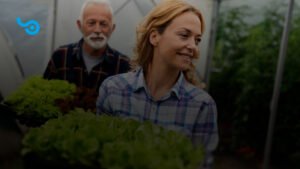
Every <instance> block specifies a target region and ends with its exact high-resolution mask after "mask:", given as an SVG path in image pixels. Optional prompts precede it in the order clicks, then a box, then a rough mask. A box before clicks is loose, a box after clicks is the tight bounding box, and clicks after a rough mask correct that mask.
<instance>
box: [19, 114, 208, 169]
mask: <svg viewBox="0 0 300 169" xmlns="http://www.w3.org/2000/svg"><path fill="white" fill-rule="evenodd" d="M22 154H23V155H30V154H35V155H37V156H38V157H40V158H42V159H47V160H49V161H48V162H57V161H58V162H62V164H71V165H72V164H73V165H75V166H77V165H79V166H86V167H89V168H98V169H101V168H105V169H129V168H130V169H142V168H143V169H146V168H147V169H159V168H163V169H183V168H185V169H194V168H197V167H198V166H199V165H200V164H201V162H202V159H203V157H204V156H203V155H204V151H203V148H202V146H193V144H192V142H191V140H190V139H188V137H186V136H184V135H182V134H180V133H177V132H175V131H172V130H167V129H164V128H162V127H160V126H157V125H154V124H153V123H151V122H149V121H145V122H138V121H136V120H133V119H129V118H119V117H113V116H107V115H101V116H96V115H95V114H93V113H91V112H86V111H84V110H83V109H75V110H74V111H71V112H70V113H69V114H67V115H65V116H61V117H58V118H57V119H51V120H49V121H47V122H46V123H45V125H43V126H42V127H40V128H31V129H30V130H29V132H28V134H26V135H25V137H24V139H23V149H22ZM47 160H46V161H47ZM37 162H38V161H37ZM57 167H60V165H58V166H56V168H57ZM40 168H42V166H41V167H40ZM83 168H84V167H83Z"/></svg>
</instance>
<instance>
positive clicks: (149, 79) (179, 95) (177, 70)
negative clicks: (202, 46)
mask: <svg viewBox="0 0 300 169" xmlns="http://www.w3.org/2000/svg"><path fill="white" fill-rule="evenodd" d="M203 31H204V21H203V17H202V14H201V13H200V11H199V10H197V9H196V8H194V7H193V6H191V5H190V4H188V3H186V2H185V1H183V0H169V1H163V2H162V3H160V4H158V5H157V6H156V7H155V8H154V9H153V10H152V11H151V12H150V13H149V14H148V15H147V16H146V18H145V20H144V22H142V24H140V25H139V27H138V29H137V44H136V50H135V54H136V56H135V59H133V64H132V66H133V71H132V72H129V73H125V74H120V75H116V76H113V77H110V78H108V79H107V80H105V81H104V82H103V84H102V85H101V87H100V89H99V97H98V100H97V112H98V114H101V113H108V114H112V115H116V116H122V117H128V118H134V119H137V120H139V121H145V120H149V121H152V122H153V123H155V124H158V125H161V126H163V127H165V128H169V129H173V130H177V131H179V132H183V133H184V134H186V135H187V136H189V137H190V138H191V139H192V141H193V143H194V144H203V145H204V147H205V150H206V154H205V161H204V164H203V166H202V168H210V166H211V164H212V151H213V150H214V149H215V148H216V146H217V143H218V130H217V111H216V105H215V102H214V100H213V99H212V98H211V97H210V96H209V95H208V94H207V93H206V92H205V91H203V90H202V89H201V88H200V87H199V86H200V83H199V81H197V79H196V76H195V66H194V65H193V60H194V59H196V58H198V54H199V51H198V45H199V43H200V41H201V36H202V34H203Z"/></svg>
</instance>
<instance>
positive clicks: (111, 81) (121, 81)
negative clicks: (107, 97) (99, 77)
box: [102, 72, 135, 89]
mask: <svg viewBox="0 0 300 169" xmlns="http://www.w3.org/2000/svg"><path fill="white" fill-rule="evenodd" d="M134 80H135V72H127V73H120V74H117V75H113V76H110V77H108V78H106V79H105V80H104V81H103V83H102V85H103V86H106V87H110V88H120V89H123V88H126V87H128V86H131V85H132V84H133V82H134Z"/></svg>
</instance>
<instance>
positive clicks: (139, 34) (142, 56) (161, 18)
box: [131, 0, 204, 87]
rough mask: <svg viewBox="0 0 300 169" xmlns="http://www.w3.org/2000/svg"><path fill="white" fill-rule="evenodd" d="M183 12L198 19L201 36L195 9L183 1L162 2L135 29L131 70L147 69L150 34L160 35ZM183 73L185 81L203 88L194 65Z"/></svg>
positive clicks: (151, 54) (150, 60) (151, 50)
mask: <svg viewBox="0 0 300 169" xmlns="http://www.w3.org/2000/svg"><path fill="white" fill-rule="evenodd" d="M185 12H193V13H195V14H196V15H197V16H198V17H199V19H200V22H201V28H199V29H201V34H203V32H204V19H203V16H202V14H201V12H200V11H199V10H198V9H197V8H195V7H194V6H192V5H191V4H189V3H187V2H186V1H184V0H164V1H162V2H161V3H160V4H158V5H157V6H156V7H155V8H154V9H152V10H151V11H150V13H149V14H148V15H147V16H146V17H145V19H144V20H143V22H142V23H141V24H139V25H138V27H137V30H136V47H135V49H134V58H133V60H132V62H131V67H132V69H135V68H136V67H137V66H141V67H142V68H143V69H144V70H147V69H148V66H149V64H150V63H151V62H152V58H153V45H152V44H151V43H150V40H149V38H150V34H151V32H152V31H153V30H157V31H158V32H159V33H160V34H162V33H163V32H164V30H165V29H166V27H167V26H168V25H170V23H171V22H172V20H173V19H174V18H176V17H177V16H179V15H181V14H183V13H185ZM183 73H184V76H185V78H186V80H187V81H189V82H190V83H192V84H194V85H196V86H200V87H203V86H201V85H202V84H201V83H200V80H199V78H198V77H197V75H196V69H195V65H194V64H192V65H191V68H190V69H189V70H186V71H184V72H183Z"/></svg>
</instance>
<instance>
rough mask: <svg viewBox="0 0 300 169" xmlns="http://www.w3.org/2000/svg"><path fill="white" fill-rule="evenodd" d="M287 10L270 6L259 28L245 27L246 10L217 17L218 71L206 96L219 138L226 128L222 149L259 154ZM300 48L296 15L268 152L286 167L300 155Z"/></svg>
mask: <svg viewBox="0 0 300 169" xmlns="http://www.w3.org/2000/svg"><path fill="white" fill-rule="evenodd" d="M297 9H299V8H298V7H297ZM285 10H286V6H284V5H273V6H272V7H271V8H267V9H266V10H265V11H266V12H265V14H264V16H263V18H262V20H261V21H258V22H257V23H247V22H245V14H247V12H248V13H249V11H246V10H238V9H232V10H229V11H225V13H224V14H222V15H221V16H222V19H221V24H219V32H218V36H217V38H218V39H217V43H216V49H215V50H216V52H215V56H214V66H215V67H217V68H220V69H219V71H218V72H214V73H213V74H212V79H211V88H210V89H211V91H210V92H211V94H212V96H213V97H214V98H215V100H216V102H217V105H218V110H219V112H220V116H219V117H220V118H219V121H220V123H221V124H220V126H221V128H220V131H221V134H222V131H224V129H222V126H224V123H225V124H227V125H225V127H226V126H228V125H229V126H230V132H231V133H230V135H229V137H230V138H229V140H230V141H228V142H227V145H226V146H231V150H235V149H238V148H240V147H245V146H246V147H248V146H249V147H251V148H253V149H254V150H255V151H256V153H257V154H256V155H261V154H262V151H263V148H264V144H265V136H266V130H267V125H268V119H269V112H270V110H269V106H270V101H271V97H272V91H273V84H274V79H275V70H276V65H277V60H278V53H279V47H280V40H281V35H282V30H283V21H284V13H283V12H284V11H285ZM294 11H297V10H296V9H295V10H294ZM232 16H234V17H232ZM247 17H250V16H247ZM231 36H232V37H231ZM235 38H236V39H235ZM299 42H300V14H299V12H294V16H293V21H292V29H291V32H290V36H289V43H288V53H287V58H286V64H285V71H284V75H283V82H282V88H281V97H280V101H279V105H278V107H279V109H278V116H277V121H276V128H275V135H274V144H273V149H272V152H273V154H272V155H273V158H274V159H275V160H274V161H281V162H283V163H284V164H285V165H286V164H291V163H290V162H291V160H293V161H295V159H297V158H298V157H299V150H300V144H299V143H300V134H299V133H300V126H299V124H300V120H299V119H300V113H299V112H300V106H299V101H298V100H299V99H298V97H299V95H300V90H299V84H300V76H299V73H300V69H299V66H300V58H299V56H300V49H299ZM221 143H222V142H221ZM221 147H222V145H221ZM277 159H280V160H277ZM298 160H299V159H298ZM297 166H299V164H298V165H297Z"/></svg>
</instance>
